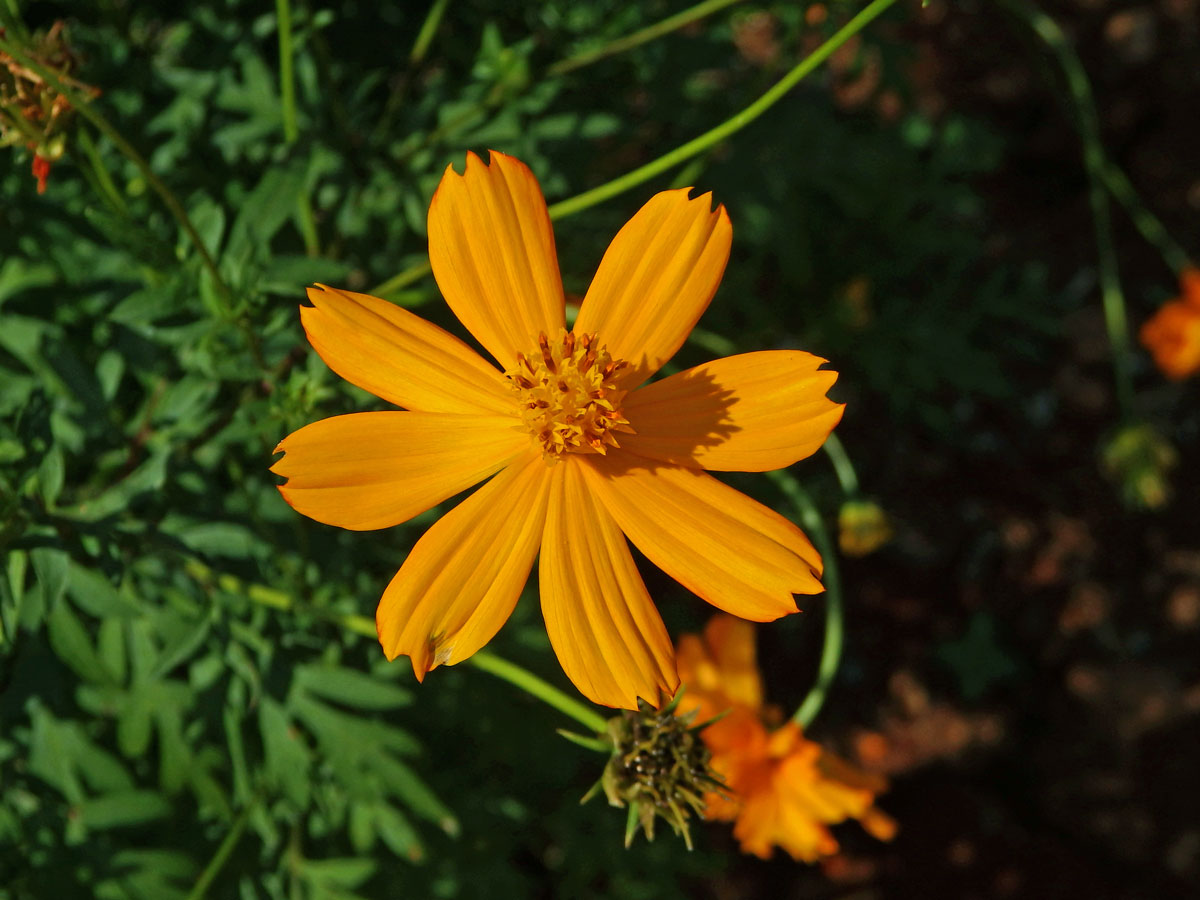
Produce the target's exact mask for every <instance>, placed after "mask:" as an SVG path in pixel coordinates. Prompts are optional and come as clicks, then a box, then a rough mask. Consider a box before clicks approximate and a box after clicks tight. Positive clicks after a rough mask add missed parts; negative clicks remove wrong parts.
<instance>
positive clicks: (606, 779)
mask: <svg viewBox="0 0 1200 900" xmlns="http://www.w3.org/2000/svg"><path fill="white" fill-rule="evenodd" d="M695 718H696V717H695V714H694V713H688V714H684V715H676V714H675V704H668V705H667V707H666V708H665V709H663V710H661V711H660V710H656V709H653V708H651V706H650V705H649V704H647V703H643V704H641V708H640V709H638V710H637V711H636V712H635V711H632V710H624V711H622V712H621V714H620V715H618V716H614V717H613V718H611V719H609V720H608V733H607V734H606V735H605V737H606V738H607V743H608V744H609V746H610V747H611V748H612V752H611V754H610V756H609V760H608V764H607V765H605V767H604V774H603V775H602V776H601V778H600V780H599V781H598V782H597V783H596V785H595V786H594V787H593V788H592V790H591V791H589V792H588V794H587V796H585V797H584V798H583V799H584V802H586V801H587V800H589V799H590V798H591V797H592V795H593V794H595V793H596V791H598V790H600V789H603V790H604V794H605V796H606V797H607V798H608V803H609V805H610V806H616V807H619V808H622V809H624V808H626V807H627V808H628V809H629V810H630V815H629V816H628V818H627V820H626V826H625V846H626V847H628V846H630V845H631V844H632V843H633V837H634V835H635V834H636V833H637V830H638V828H641V830H642V833H643V834H645V835H646V839H647V840H650V841H652V840H654V823H655V821H656V820H657V819H659V818H661V819H663V820H665V821H666V822H667V824H668V825H670V826H671V828H672V830H674V832H675V833H676V834H678V835H681V836H682V837H683V840H684V843H686V844H687V847H688V849H689V850H691V849H692V836H691V831H690V830H689V828H688V822H689V821H690V820H691V817H692V816H693V815H703V813H704V808H705V799H704V798H705V797H706V796H707V795H708V794H712V793H716V794H720V793H721V792H722V791H723V790H724V784H723V783H722V782H721V780H720V778H719V777H717V775H716V773H715V772H713V770H712V768H711V767H710V766H709V761H710V760H711V758H712V753H711V752H710V751H709V749H708V747H707V746H705V743H704V741H702V740H701V739H700V737H699V736H698V735H697V732H698V731H699V730H700V727H701V726H702V725H703V724H704V723H700V724H699V725H698V724H697V723H696V722H695Z"/></svg>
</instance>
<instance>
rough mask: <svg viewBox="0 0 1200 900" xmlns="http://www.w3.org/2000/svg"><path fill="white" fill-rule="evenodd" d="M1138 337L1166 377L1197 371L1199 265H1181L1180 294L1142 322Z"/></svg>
mask: <svg viewBox="0 0 1200 900" xmlns="http://www.w3.org/2000/svg"><path fill="white" fill-rule="evenodd" d="M1140 337H1141V340H1142V346H1143V347H1145V348H1146V349H1147V350H1149V351H1150V354H1151V355H1152V356H1153V357H1154V363H1155V365H1157V366H1158V368H1159V370H1160V371H1161V372H1162V373H1163V374H1164V375H1166V376H1167V377H1168V378H1171V379H1173V380H1176V381H1178V380H1181V379H1184V378H1187V377H1188V376H1189V375H1194V374H1196V373H1197V372H1200V269H1193V268H1188V269H1184V271H1183V273H1182V274H1181V275H1180V276H1179V296H1178V297H1176V298H1175V299H1174V300H1170V301H1168V302H1167V303H1164V304H1163V305H1162V307H1160V308H1159V310H1158V312H1156V313H1155V314H1154V315H1153V316H1152V317H1151V318H1149V319H1148V320H1147V321H1146V322H1145V324H1143V325H1142V330H1141V334H1140Z"/></svg>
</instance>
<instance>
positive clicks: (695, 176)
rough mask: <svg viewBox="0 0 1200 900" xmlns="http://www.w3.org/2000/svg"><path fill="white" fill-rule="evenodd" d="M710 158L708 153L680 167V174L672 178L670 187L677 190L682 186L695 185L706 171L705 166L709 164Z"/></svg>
mask: <svg viewBox="0 0 1200 900" xmlns="http://www.w3.org/2000/svg"><path fill="white" fill-rule="evenodd" d="M708 159H709V157H708V154H704V155H702V156H697V157H696V158H695V159H693V160H692V161H691V162H689V163H688V164H687V165H686V166H684V167H683V168H682V169H680V170H679V174H677V175H676V176H675V177H674V178H672V179H671V184H670V189H671V190H673V191H677V190H679V189H680V188H685V187H688V188H690V187H693V186H694V185H695V184H696V182H697V181H698V180H699V178H700V175H701V173H703V172H704V168H705V166H707V165H708Z"/></svg>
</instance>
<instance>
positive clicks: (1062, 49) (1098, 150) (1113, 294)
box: [1001, 0, 1133, 421]
mask: <svg viewBox="0 0 1200 900" xmlns="http://www.w3.org/2000/svg"><path fill="white" fill-rule="evenodd" d="M1001 2H1002V3H1003V4H1004V5H1005V6H1006V7H1008V9H1010V10H1011V11H1012V12H1013V13H1014V14H1015V15H1016V16H1017V17H1018V18H1020V19H1022V20H1023V21H1024V22H1025V23H1026V24H1027V25H1028V26H1029V27H1030V28H1031V29H1032V30H1033V32H1034V34H1036V35H1037V36H1038V37H1039V38H1041V40H1042V42H1043V43H1044V44H1045V45H1046V46H1047V47H1048V48H1049V49H1050V52H1051V53H1053V54H1054V56H1055V58H1056V59H1057V60H1058V64H1059V66H1060V68H1061V69H1062V71H1063V75H1064V76H1065V77H1066V81H1067V90H1068V91H1069V92H1070V94H1071V99H1072V101H1073V102H1074V104H1075V112H1076V116H1077V119H1078V123H1079V132H1080V138H1081V139H1082V141H1083V165H1084V168H1085V170H1086V171H1087V176H1088V202H1089V203H1090V205H1091V208H1092V225H1093V227H1094V229H1095V238H1096V252H1097V257H1098V260H1099V272H1100V299H1101V302H1102V304H1103V306H1104V324H1105V327H1106V328H1107V329H1108V339H1109V342H1110V343H1111V344H1112V354H1113V377H1114V380H1115V382H1116V391H1117V405H1118V407H1119V409H1120V414H1121V418H1122V419H1123V420H1124V421H1129V420H1131V419H1132V418H1133V350H1132V347H1131V345H1130V340H1129V323H1128V318H1127V316H1126V312H1125V296H1124V294H1123V293H1122V291H1121V280H1120V276H1119V275H1118V273H1117V254H1116V248H1115V247H1114V246H1113V237H1112V222H1111V218H1110V214H1109V207H1108V194H1107V193H1106V191H1105V171H1106V168H1107V165H1106V162H1105V158H1104V146H1103V144H1102V143H1101V140H1100V119H1099V116H1098V115H1097V114H1096V103H1095V100H1094V99H1093V97H1092V87H1091V83H1090V82H1089V81H1088V76H1087V70H1085V69H1084V67H1083V63H1082V62H1081V61H1080V59H1079V55H1078V54H1077V53H1076V52H1075V49H1074V48H1073V47H1072V46H1071V44H1070V42H1069V41H1068V40H1067V38H1066V35H1064V34H1063V32H1062V29H1061V28H1059V27H1058V23H1057V22H1055V21H1054V20H1053V19H1052V18H1050V16H1048V15H1046V14H1045V13H1044V12H1042V11H1041V10H1040V9H1036V8H1035V7H1032V6H1029V5H1028V4H1026V3H1024V2H1023V0H1001Z"/></svg>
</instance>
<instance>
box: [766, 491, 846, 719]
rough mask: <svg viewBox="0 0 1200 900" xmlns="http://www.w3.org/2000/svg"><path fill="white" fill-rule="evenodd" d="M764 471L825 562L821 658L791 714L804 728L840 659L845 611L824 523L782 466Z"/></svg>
mask: <svg viewBox="0 0 1200 900" xmlns="http://www.w3.org/2000/svg"><path fill="white" fill-rule="evenodd" d="M767 475H768V477H769V478H771V480H772V481H774V482H775V483H776V484H777V485H779V489H780V490H781V491H782V492H783V494H784V496H785V497H787V498H788V500H790V501H791V502H792V505H793V506H794V507H795V508H796V513H797V514H798V515H799V517H800V521H801V523H802V524H803V525H804V527H805V528H806V529H808V533H809V534H810V535H811V536H812V539H813V543H814V544H816V547H817V550H819V551H820V553H821V559H822V560H823V561H824V563H825V572H824V582H825V638H824V641H823V642H822V644H821V662H820V664H819V665H818V666H817V680H816V683H815V684H813V686H812V687H811V688H810V689H809V691H808V693H807V694H806V695H805V697H804V699H803V700H802V701H800V706H799V707H798V708H797V709H796V712H795V714H794V715H793V716H792V719H793V720H795V722H796V724H797V725H799V726H800V727H801V728H808V726H809V725H811V724H812V721H813V719H815V718H816V717H817V713H819V712H820V711H821V707H822V706H824V705H825V699H826V697H827V696H828V695H829V689H830V688H831V687H832V686H833V681H834V678H835V677H836V676H837V671H838V666H839V665H840V664H841V661H842V644H843V640H844V637H845V630H846V623H845V611H844V609H843V604H842V580H841V575H840V573H839V571H838V559H837V551H836V548H835V547H834V546H833V539H832V538H831V537H830V534H829V530H828V529H827V528H826V527H825V522H824V520H823V519H822V518H821V513H820V511H819V510H818V509H817V507H816V504H814V503H813V501H812V498H811V497H809V496H808V493H807V492H806V491H805V490H804V488H802V487H801V486H800V482H798V481H797V480H796V479H795V478H794V477H793V476H792V475H791V473H790V472H788V471H787V470H786V469H780V470H778V471H776V472H768V473H767Z"/></svg>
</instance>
